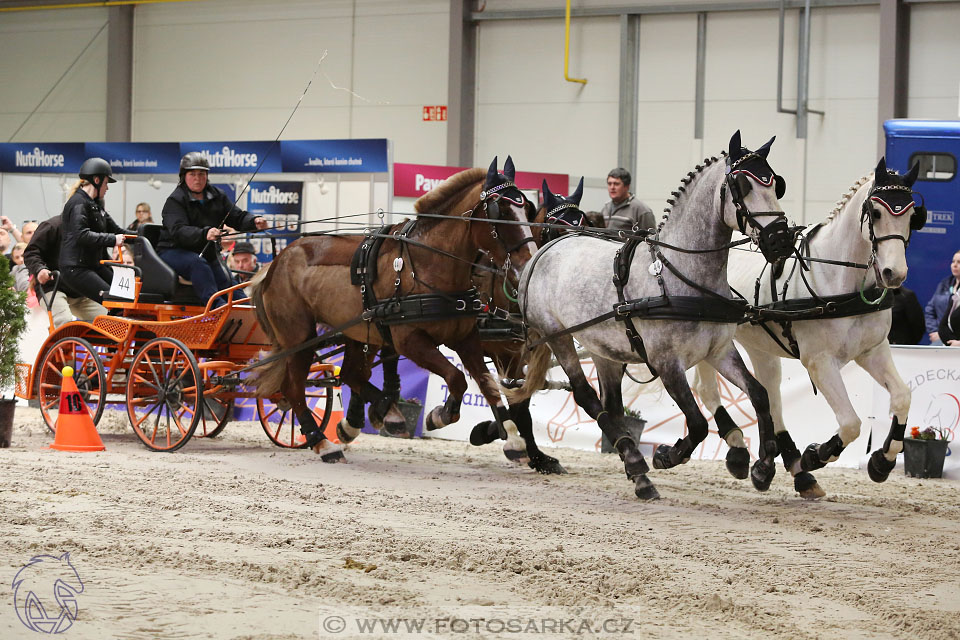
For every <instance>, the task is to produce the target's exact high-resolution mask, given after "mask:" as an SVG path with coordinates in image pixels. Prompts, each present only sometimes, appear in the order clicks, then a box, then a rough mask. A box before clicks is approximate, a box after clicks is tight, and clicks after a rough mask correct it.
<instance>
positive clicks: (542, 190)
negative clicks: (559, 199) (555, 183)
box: [540, 178, 553, 202]
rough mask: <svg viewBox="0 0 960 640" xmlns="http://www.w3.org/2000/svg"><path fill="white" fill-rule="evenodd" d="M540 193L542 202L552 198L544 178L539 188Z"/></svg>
mask: <svg viewBox="0 0 960 640" xmlns="http://www.w3.org/2000/svg"><path fill="white" fill-rule="evenodd" d="M540 193H542V194H543V201H544V202H546V201H547V199H548V198H552V197H553V192H551V191H550V186H549V185H548V184H547V180H546V178H544V180H543V184H542V185H541V186H540Z"/></svg>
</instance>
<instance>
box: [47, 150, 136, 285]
mask: <svg viewBox="0 0 960 640" xmlns="http://www.w3.org/2000/svg"><path fill="white" fill-rule="evenodd" d="M79 175H80V181H79V182H78V183H77V184H76V185H74V191H73V194H72V195H71V196H70V199H69V200H67V203H66V204H65V205H64V206H63V213H62V214H61V218H62V220H63V229H62V239H61V242H60V271H61V276H62V277H63V281H64V283H66V284H67V285H68V286H69V287H70V288H71V289H73V290H74V291H76V292H78V293H80V294H82V295H84V296H86V297H87V298H90V299H91V300H95V301H96V302H102V301H103V296H104V294H105V293H107V292H109V291H110V281H111V280H112V279H113V272H112V270H111V269H110V267H109V266H105V265H101V264H100V261H101V260H108V259H110V256H109V255H108V254H107V249H110V248H113V247H119V246H120V245H122V244H123V229H122V228H121V227H120V225H118V224H117V223H116V222H115V221H114V220H113V218H111V217H110V214H108V213H107V212H106V211H104V209H103V197H104V196H105V195H106V193H107V189H108V187H109V184H110V183H111V182H116V180H115V179H114V178H113V177H112V176H113V170H112V169H111V168H110V163H108V162H107V161H106V160H104V159H103V158H89V159H88V160H86V161H85V162H84V163H83V164H82V165H81V166H80V174H79Z"/></svg>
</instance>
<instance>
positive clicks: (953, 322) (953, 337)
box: [938, 291, 960, 347]
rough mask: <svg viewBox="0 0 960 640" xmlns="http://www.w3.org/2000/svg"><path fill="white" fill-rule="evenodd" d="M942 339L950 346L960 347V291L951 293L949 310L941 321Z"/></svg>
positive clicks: (940, 331)
mask: <svg viewBox="0 0 960 640" xmlns="http://www.w3.org/2000/svg"><path fill="white" fill-rule="evenodd" d="M938 333H939V334H940V340H941V341H942V342H943V344H944V345H946V346H948V347H960V291H954V292H953V293H952V294H951V295H950V307H949V311H948V312H947V313H946V314H944V316H943V319H942V320H941V321H940V328H939V331H938Z"/></svg>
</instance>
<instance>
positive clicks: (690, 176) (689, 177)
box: [657, 151, 727, 233]
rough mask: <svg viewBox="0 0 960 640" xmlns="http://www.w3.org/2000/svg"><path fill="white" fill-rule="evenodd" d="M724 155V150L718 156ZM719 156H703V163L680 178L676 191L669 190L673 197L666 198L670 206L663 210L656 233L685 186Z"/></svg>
mask: <svg viewBox="0 0 960 640" xmlns="http://www.w3.org/2000/svg"><path fill="white" fill-rule="evenodd" d="M726 157H727V152H726V151H722V152H720V158H726ZM720 158H717V157H716V156H710V157H709V158H704V159H703V164H698V165H697V166H696V167H695V171H688V172H687V175H686V177H685V178H683V179H682V180H681V182H682V184H681V185H680V186H679V187H677V190H676V191H672V192H671V195H672V196H673V197H672V198H668V199H667V204H668V205H670V206H669V207H667V208H665V209H664V210H663V217H661V218H660V223H659V224H658V225H657V233H660V230H661V229H662V228H663V225H664V224H666V223H667V220H668V219H669V218H670V213H671V212H672V211H673V208H674V207H675V206H676V205H677V203H678V202H679V201H680V199H681V198H682V197H683V195H685V194H686V191H687V187H688V186H690V183H692V182H693V181H694V180H696V179H697V178H698V177H699V176H700V174H701V173H703V172H704V170H706V168H707V167H709V166H710V165H712V164H713V163H714V162H718V161H719V159H720Z"/></svg>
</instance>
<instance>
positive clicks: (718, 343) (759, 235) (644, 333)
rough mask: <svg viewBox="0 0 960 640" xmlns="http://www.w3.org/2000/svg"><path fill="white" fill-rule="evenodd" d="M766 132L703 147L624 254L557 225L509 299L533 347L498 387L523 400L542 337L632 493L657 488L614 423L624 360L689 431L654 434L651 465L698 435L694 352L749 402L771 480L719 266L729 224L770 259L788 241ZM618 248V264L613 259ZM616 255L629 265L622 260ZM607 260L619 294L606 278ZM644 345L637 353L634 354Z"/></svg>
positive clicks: (764, 422)
mask: <svg viewBox="0 0 960 640" xmlns="http://www.w3.org/2000/svg"><path fill="white" fill-rule="evenodd" d="M772 142H773V139H772V138H771V139H770V141H769V142H767V143H766V144H765V145H763V146H762V147H761V148H759V149H758V150H757V151H749V150H747V149H743V148H741V146H740V132H739V131H738V132H737V133H736V134H734V136H733V137H732V138H731V140H730V148H729V152H728V153H727V154H726V158H725V160H721V161H717V159H716V158H710V159H708V160H706V161H704V165H703V166H701V165H698V166H697V168H696V171H691V172H690V173H688V174H687V177H686V178H684V180H683V185H682V186H681V187H680V188H679V189H678V191H676V192H674V194H675V198H676V199H675V200H670V201H669V202H670V203H671V205H672V206H671V207H670V208H668V209H667V210H666V211H667V212H668V213H667V215H665V216H664V218H663V220H662V221H661V223H660V225H659V227H658V233H657V237H656V239H652V238H648V239H647V241H646V243H645V244H640V246H639V247H638V248H636V250H635V252H634V253H632V257H631V256H628V255H627V254H628V253H630V251H629V250H628V248H629V247H631V245H632V244H633V243H627V244H626V245H625V244H623V243H620V242H615V241H610V240H604V239H599V238H596V237H590V236H587V235H567V236H563V237H561V238H559V239H558V240H555V241H553V242H551V243H549V244H547V245H545V246H544V247H543V248H542V249H540V251H538V252H537V254H536V255H535V257H534V258H533V259H531V260H530V262H528V263H527V265H526V267H525V268H524V271H523V274H522V275H521V280H520V288H519V295H520V306H521V311H522V313H523V315H524V321H525V322H526V324H527V327H528V329H529V337H530V343H531V347H533V353H532V355H531V360H530V363H529V365H528V370H527V375H526V379H525V381H524V384H523V386H522V387H521V388H520V389H517V390H505V393H506V394H507V397H508V398H510V399H511V402H514V401H519V400H523V399H525V398H528V397H530V395H531V394H532V393H533V392H534V391H535V390H537V389H539V388H541V385H542V383H543V380H544V377H545V375H546V370H547V368H548V366H549V359H550V350H549V349H547V345H549V347H550V349H552V350H553V352H554V354H556V357H557V360H558V361H559V363H560V366H561V367H563V370H564V371H565V372H566V374H567V377H568V378H569V379H570V383H571V385H572V386H573V389H574V392H573V393H574V399H575V400H576V402H577V404H579V405H580V406H581V407H583V409H584V410H585V411H586V412H587V413H588V414H590V416H591V417H592V418H594V419H595V420H597V423H598V425H599V426H600V428H601V429H602V430H603V432H604V434H605V435H606V436H607V437H608V438H609V439H610V441H611V442H613V443H614V446H615V447H616V448H617V451H618V452H619V453H620V457H621V459H622V460H623V462H624V470H625V471H626V474H627V477H628V478H630V479H631V480H633V482H634V492H635V493H636V495H637V496H638V497H639V498H643V499H653V498H657V497H659V494H658V492H657V490H656V488H655V487H654V486H653V484H652V483H651V482H650V480H649V479H648V478H647V472H648V471H649V467H648V466H647V463H646V461H645V460H644V458H643V455H642V454H641V453H640V451H639V450H638V449H637V445H636V443H635V442H634V441H633V440H632V439H631V438H630V436H629V435H627V432H626V430H625V428H624V424H623V401H622V398H621V392H620V381H621V378H622V376H623V366H624V363H628V362H647V363H648V365H649V366H650V367H651V368H652V369H655V370H656V372H657V373H658V374H659V375H660V378H661V379H662V381H663V385H664V387H665V388H666V389H667V391H668V392H669V394H670V396H671V397H672V398H673V399H674V400H675V401H676V403H677V404H678V405H679V406H680V408H681V409H682V410H683V412H684V415H685V416H686V419H687V426H688V428H689V435H687V436H686V437H684V438H682V439H680V440H678V441H677V443H676V444H675V445H673V446H666V445H661V447H660V449H658V450H657V452H656V453H655V454H654V466H656V467H658V468H666V467H672V466H675V465H677V464H680V463H682V462H686V461H687V460H688V459H689V458H690V455H691V453H692V452H693V450H694V449H695V448H696V447H697V445H698V444H699V443H700V442H702V441H703V439H704V438H705V437H706V436H707V421H706V419H705V418H704V416H703V414H702V413H701V412H700V410H699V408H698V407H697V403H696V401H695V400H694V397H693V394H692V393H691V391H690V386H689V384H688V383H687V380H686V377H685V373H684V372H685V371H686V370H687V369H688V368H689V367H691V366H693V365H695V364H696V363H698V362H700V361H701V360H704V359H705V360H707V361H708V362H710V363H711V364H712V365H714V366H715V367H716V368H717V370H719V371H722V372H723V374H724V375H725V376H726V377H727V378H728V379H729V380H731V381H732V382H733V383H734V384H736V385H737V386H738V387H740V388H741V389H743V390H744V391H746V392H747V394H748V395H749V397H750V399H751V401H752V402H753V405H754V407H755V409H756V410H757V414H758V416H759V422H760V427H761V433H762V438H763V441H762V443H761V451H763V452H764V453H763V454H762V457H761V459H760V460H758V461H757V463H756V464H755V465H754V468H753V472H752V473H751V474H750V475H751V477H752V478H753V481H754V484H755V485H756V486H757V487H758V488H760V489H765V488H767V487H769V485H770V482H771V480H772V479H773V475H774V473H775V466H774V458H775V457H776V455H777V450H776V442H775V439H774V433H773V421H772V419H771V418H770V413H769V406H768V401H767V394H766V392H765V391H764V390H763V387H762V386H761V385H760V383H759V382H757V381H756V380H755V379H754V378H753V376H751V375H750V372H749V371H748V370H747V368H746V367H745V366H744V363H743V360H742V359H741V357H740V354H739V353H738V352H737V350H736V348H734V346H733V334H734V331H735V330H736V326H737V322H738V321H739V320H740V319H741V318H742V317H743V307H742V305H738V304H737V303H735V302H733V301H732V300H731V299H730V288H729V285H728V284H727V277H726V271H727V269H726V266H727V253H728V251H729V246H730V240H731V237H732V230H734V229H740V230H741V231H743V232H745V233H747V234H748V235H750V237H751V238H752V239H754V241H756V242H757V243H758V244H759V245H760V246H761V248H762V249H763V250H764V252H765V253H766V254H768V255H769V257H770V259H771V261H772V260H775V259H777V258H780V257H782V256H783V255H784V252H785V251H789V250H792V240H793V236H792V234H790V233H789V232H788V229H787V225H786V220H785V218H784V214H783V210H782V209H781V208H780V205H779V203H778V202H777V199H778V194H781V195H782V192H783V188H784V182H783V179H782V178H781V177H780V176H777V175H776V174H775V173H774V172H773V170H772V169H771V168H770V166H769V164H768V163H767V160H766V158H767V155H768V153H769V152H770V145H771V144H772ZM784 247H786V248H784ZM692 251H693V252H692ZM696 251H699V252H698V253H697V252H696ZM618 257H619V258H621V262H622V263H625V264H624V265H622V266H621V268H619V269H615V267H614V262H615V260H616V259H617V258H618ZM626 265H629V272H625V271H624V269H623V266H626ZM615 271H616V272H617V273H618V277H619V284H620V287H619V288H620V289H621V291H620V292H619V293H618V286H617V285H615V283H614V281H613V279H612V276H613V275H614V273H615ZM621 294H622V295H621ZM616 304H622V306H620V307H619V313H615V312H613V311H611V309H613V308H614V305H616ZM618 320H621V321H623V324H621V322H619V321H618ZM625 327H626V328H627V329H633V330H635V331H636V332H637V334H638V336H639V338H640V340H641V341H642V344H641V343H640V341H637V340H633V341H632V340H631V339H629V338H628V337H627V334H626V333H625ZM574 336H576V338H577V340H578V341H579V342H580V344H581V345H582V346H583V347H584V348H585V349H586V351H587V352H588V353H589V355H590V356H591V357H592V358H593V361H594V363H595V364H596V368H597V374H598V379H599V384H600V394H601V398H600V399H598V398H597V395H596V393H595V392H594V391H593V389H592V388H591V387H590V385H589V383H588V382H587V380H586V377H585V376H584V374H583V370H582V369H581V368H580V359H579V357H578V356H577V353H576V351H575V349H574V344H573V337H574ZM538 343H542V344H538ZM632 343H633V344H634V345H636V347H635V348H636V349H637V350H635V348H634V347H633V346H632ZM644 351H645V354H644V356H645V357H644V356H641V355H639V353H643V352H644ZM638 352H639V353H638ZM749 461H750V459H749V455H748V456H747V457H746V458H745V459H742V460H740V461H739V462H738V471H739V472H740V473H741V475H742V477H744V478H745V477H746V476H747V473H748V471H749ZM728 464H729V463H728Z"/></svg>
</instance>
